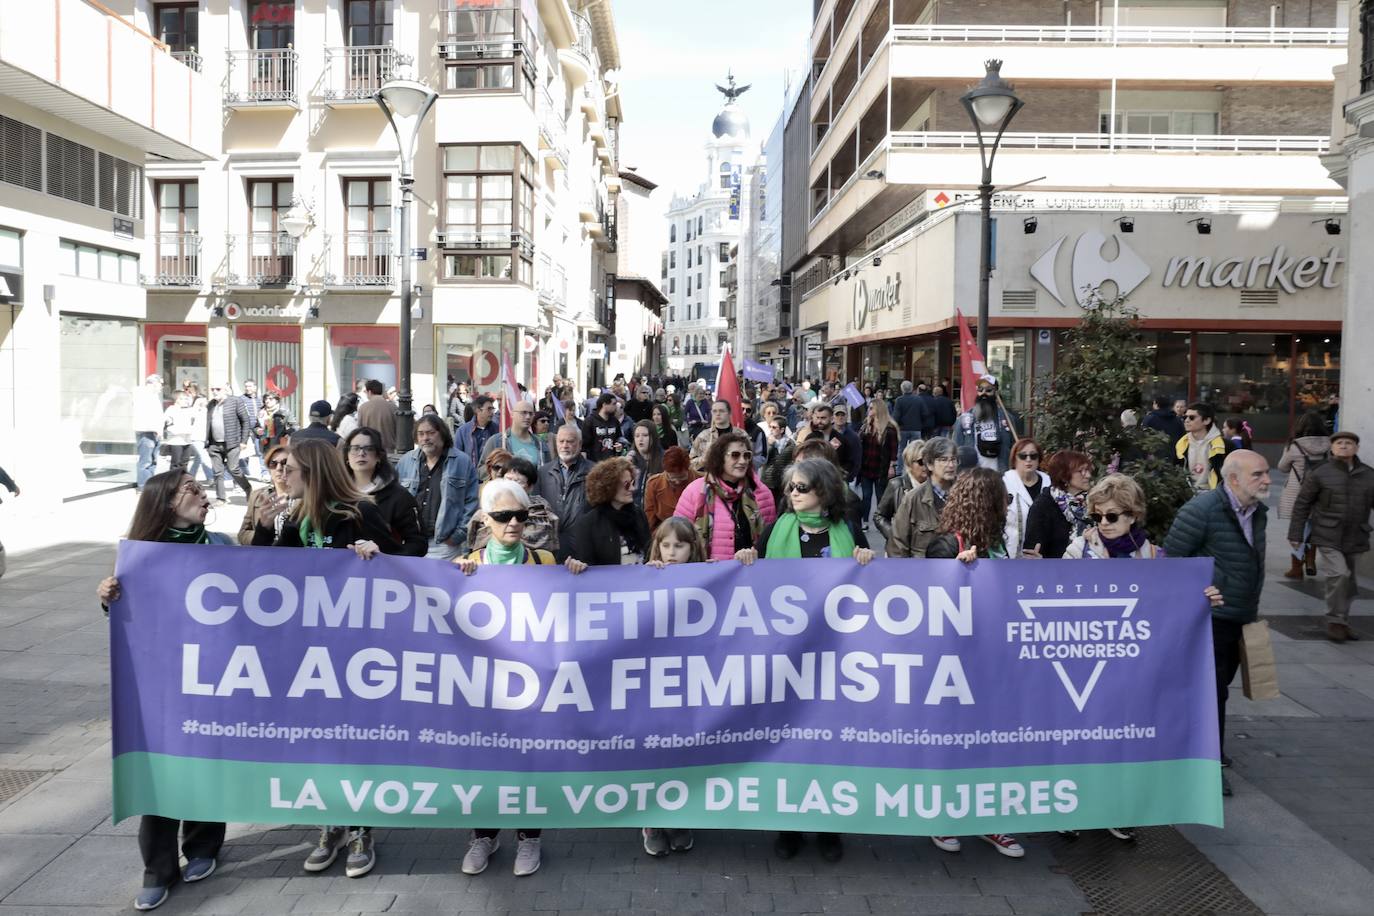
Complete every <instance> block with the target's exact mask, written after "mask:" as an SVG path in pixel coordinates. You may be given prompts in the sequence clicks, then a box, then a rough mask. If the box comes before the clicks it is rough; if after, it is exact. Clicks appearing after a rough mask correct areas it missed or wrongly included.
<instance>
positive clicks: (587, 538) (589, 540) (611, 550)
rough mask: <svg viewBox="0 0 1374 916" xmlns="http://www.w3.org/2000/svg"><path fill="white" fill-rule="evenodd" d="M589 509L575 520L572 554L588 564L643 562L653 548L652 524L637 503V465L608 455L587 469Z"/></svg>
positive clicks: (571, 541) (571, 532) (569, 536)
mask: <svg viewBox="0 0 1374 916" xmlns="http://www.w3.org/2000/svg"><path fill="white" fill-rule="evenodd" d="M586 488H587V511H586V512H583V513H582V514H581V515H579V516H578V517H577V520H576V521H575V522H573V524H572V529H571V531H570V532H569V534H568V553H569V554H570V555H571V556H574V557H576V558H577V559H579V560H581V561H582V562H583V563H586V564H587V565H588V566H618V565H621V564H628V563H639V562H640V561H641V560H643V558H644V554H645V551H647V550H648V547H649V523H648V521H647V520H645V518H644V510H643V509H641V508H639V507H638V506H636V505H635V503H634V497H635V466H634V462H632V461H631V460H630V459H629V458H607V459H606V460H605V461H602V462H600V463H599V464H597V465H596V466H595V467H593V468H592V469H591V470H590V471H588V472H587V484H586Z"/></svg>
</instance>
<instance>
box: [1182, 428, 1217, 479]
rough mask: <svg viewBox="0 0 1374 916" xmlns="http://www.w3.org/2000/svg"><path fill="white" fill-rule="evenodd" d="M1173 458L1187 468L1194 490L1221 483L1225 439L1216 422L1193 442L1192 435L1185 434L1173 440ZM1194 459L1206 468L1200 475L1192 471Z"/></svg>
mask: <svg viewBox="0 0 1374 916" xmlns="http://www.w3.org/2000/svg"><path fill="white" fill-rule="evenodd" d="M1204 442H1205V443H1206V447H1205V449H1204V446H1203V443H1204ZM1204 452H1205V454H1204ZM1174 458H1176V459H1177V460H1178V463H1179V464H1181V465H1183V466H1184V467H1185V468H1187V469H1188V476H1189V477H1191V478H1192V480H1193V489H1194V490H1215V489H1216V488H1217V487H1218V486H1220V485H1221V463H1222V462H1223V461H1225V460H1226V439H1225V438H1223V437H1222V435H1221V431H1220V430H1218V429H1217V427H1216V424H1213V425H1212V428H1211V429H1209V430H1207V437H1206V438H1205V439H1203V440H1199V441H1197V442H1194V440H1193V437H1192V436H1189V435H1185V436H1184V437H1183V438H1182V439H1179V440H1178V441H1177V442H1175V443H1174ZM1195 461H1196V462H1197V463H1198V464H1200V465H1203V466H1204V467H1205V468H1206V470H1204V471H1203V473H1202V474H1200V475H1199V474H1196V473H1194V472H1193V466H1194V462H1195Z"/></svg>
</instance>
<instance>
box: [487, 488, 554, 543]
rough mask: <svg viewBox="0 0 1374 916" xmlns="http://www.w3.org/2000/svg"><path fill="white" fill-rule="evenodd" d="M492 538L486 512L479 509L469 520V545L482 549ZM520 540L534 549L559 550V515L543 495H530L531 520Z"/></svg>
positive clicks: (526, 524)
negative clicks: (545, 500)
mask: <svg viewBox="0 0 1374 916" xmlns="http://www.w3.org/2000/svg"><path fill="white" fill-rule="evenodd" d="M490 540H491V529H490V528H488V527H487V516H486V513H485V512H483V511H482V510H480V509H478V510H477V511H476V512H474V513H473V514H472V521H470V522H468V546H469V547H471V548H472V549H473V550H481V549H482V548H483V547H485V546H487V541H490ZM520 542H521V543H522V544H524V545H525V546H526V547H529V548H530V549H532V550H547V551H557V550H558V544H559V540H558V516H556V515H554V514H553V511H552V510H550V509H549V504H548V503H546V502H544V500H543V499H542V498H541V497H538V496H531V497H530V520H529V521H527V522H525V533H524V534H522V535H520Z"/></svg>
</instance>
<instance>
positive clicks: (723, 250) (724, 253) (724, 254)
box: [720, 242, 730, 264]
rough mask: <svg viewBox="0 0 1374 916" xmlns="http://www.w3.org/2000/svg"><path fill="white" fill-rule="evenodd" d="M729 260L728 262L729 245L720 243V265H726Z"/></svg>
mask: <svg viewBox="0 0 1374 916" xmlns="http://www.w3.org/2000/svg"><path fill="white" fill-rule="evenodd" d="M729 260H730V243H729V242H721V243H720V263H722V264H725V263H728V262H729Z"/></svg>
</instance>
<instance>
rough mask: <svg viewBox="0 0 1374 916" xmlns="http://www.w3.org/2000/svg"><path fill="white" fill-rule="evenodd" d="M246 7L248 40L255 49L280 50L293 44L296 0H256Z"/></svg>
mask: <svg viewBox="0 0 1374 916" xmlns="http://www.w3.org/2000/svg"><path fill="white" fill-rule="evenodd" d="M246 9H247V11H248V35H249V41H250V42H251V44H252V47H253V48H254V49H255V50H258V51H270V50H282V49H286V48H290V47H294V46H295V43H296V0H256V2H254V3H250V4H249V5H248V6H247V7H246Z"/></svg>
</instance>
